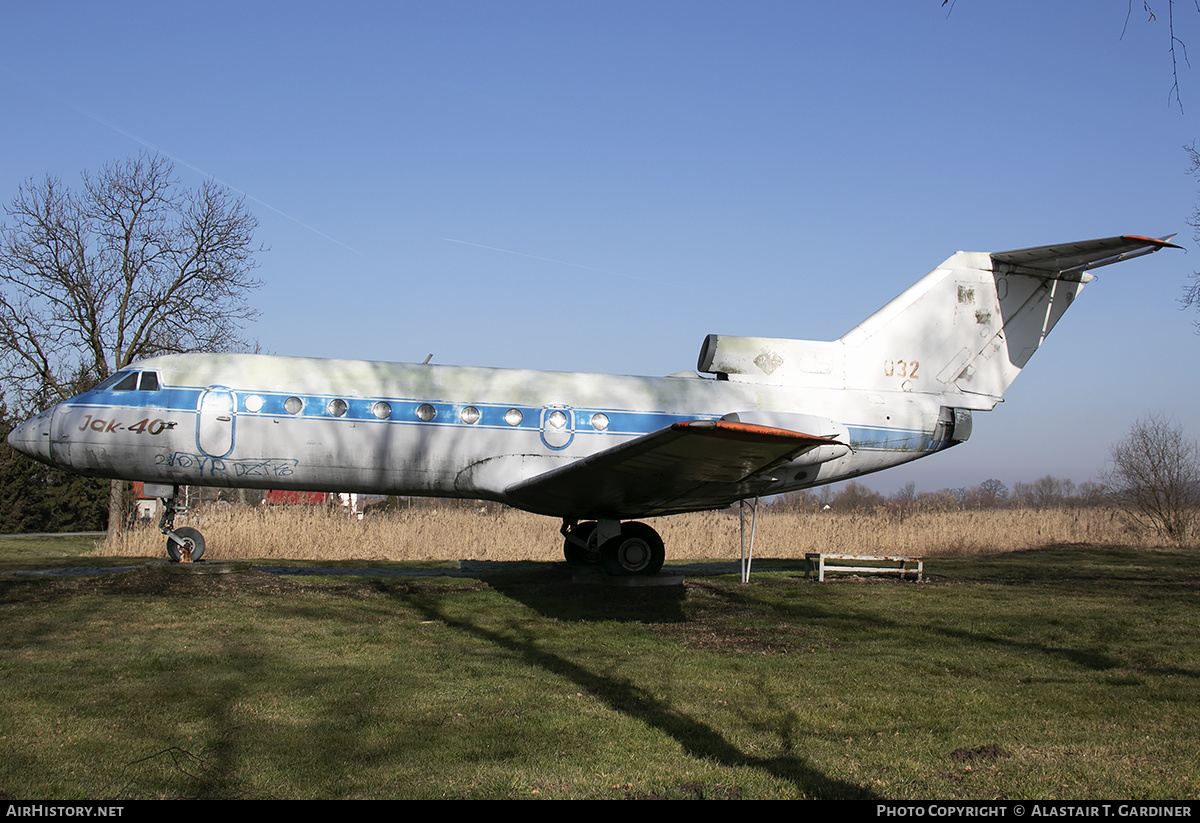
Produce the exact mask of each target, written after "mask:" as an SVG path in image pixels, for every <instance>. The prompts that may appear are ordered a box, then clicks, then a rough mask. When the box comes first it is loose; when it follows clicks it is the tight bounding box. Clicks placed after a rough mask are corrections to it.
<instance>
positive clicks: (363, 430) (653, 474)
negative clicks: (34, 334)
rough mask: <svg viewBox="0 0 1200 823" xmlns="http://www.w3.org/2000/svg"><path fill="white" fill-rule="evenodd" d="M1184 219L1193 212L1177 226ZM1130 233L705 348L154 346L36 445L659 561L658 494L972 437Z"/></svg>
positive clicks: (944, 277) (180, 546)
mask: <svg viewBox="0 0 1200 823" xmlns="http://www.w3.org/2000/svg"><path fill="white" fill-rule="evenodd" d="M1172 236H1173V235H1172ZM1172 236H1168V237H1164V238H1159V239H1154V238H1149V237H1137V236H1122V237H1110V238H1106V239H1102V240H1088V241H1084V242H1079V243H1066V244H1063V245H1058V246H1041V247H1038V248H1030V249H1020V250H1017V251H1006V252H997V253H992V254H988V253H982V252H958V253H956V254H954V255H953V256H951V257H950V258H949V259H948V260H946V262H944V263H942V264H941V265H940V266H938V267H937V268H936V269H934V271H933V272H931V273H930V274H928V275H926V276H925V277H923V278H922V279H921V280H919V281H917V283H916V284H915V285H913V286H912V287H911V288H909V289H908V290H907V291H905V292H904V293H903V294H901V295H900V296H899V297H897V298H896V299H895V300H893V301H892V302H890V303H888V304H887V305H886V306H884V307H883V308H882V309H880V310H879V311H877V312H875V314H872V315H871V316H870V317H868V318H867V319H866V320H864V321H863V322H862V323H860V324H859V325H858V326H856V327H855V328H853V329H851V330H850V331H849V332H848V333H847V334H845V335H843V336H842V337H841V338H840V339H838V340H834V341H832V342H817V341H810V340H781V339H771V338H762V337H730V336H726V335H716V334H711V335H709V336H708V337H707V338H706V339H705V340H704V344H703V346H702V347H701V349H700V361H699V365H698V367H697V368H698V370H699V372H701V373H703V374H704V375H708V376H701V375H700V374H697V373H695V372H684V373H680V374H674V375H671V376H669V377H620V376H609V375H599V374H574V373H565V372H534V371H521V370H508V369H481V368H463V367H457V366H434V365H415V364H413V365H409V364H394V363H376V362H364V361H349V360H315V359H302V358H290V357H268V356H262V355H249V354H183V355H171V356H165V357H155V358H152V359H149V360H143V361H141V362H138V363H134V364H133V365H131V366H129V367H127V368H124V369H122V370H121V371H119V372H117V373H116V374H114V375H112V376H111V377H110V378H108V379H107V380H105V381H104V382H103V383H100V384H99V385H98V386H96V387H95V388H93V389H92V390H90V391H87V392H84V393H83V394H81V395H79V396H78V397H74V398H72V399H70V400H67V401H65V402H62V403H59V404H57V405H55V406H53V407H52V408H50V409H47V410H46V411H44V412H42V413H41V414H39V415H38V416H36V417H34V418H32V419H30V420H27V421H25V422H24V423H22V424H21V425H20V426H18V427H17V428H16V429H14V430H13V432H12V433H11V434H10V435H9V438H8V442H9V443H10V444H11V445H12V446H13V447H14V448H16V449H18V450H19V451H22V452H24V453H25V454H28V455H30V456H31V457H34V458H36V459H38V460H41V461H42V462H44V463H49V464H50V465H52V466H59V467H62V468H65V469H71V470H73V471H76V472H79V473H81V474H85V475H90V476H94V477H108V478H122V479H125V480H141V481H144V482H146V483H149V484H156V485H160V486H161V488H160V489H159V490H158V492H159V494H161V495H162V496H163V498H164V503H165V505H166V513H165V515H164V517H163V522H162V524H161V528H162V530H163V532H164V534H166V535H167V553H168V554H169V555H170V556H171V557H172V558H173V559H176V560H178V559H180V558H181V557H185V558H187V557H190V558H191V559H199V557H200V555H201V554H203V552H204V541H203V538H202V537H201V535H200V533H199V532H198V531H196V530H195V529H192V528H178V529H176V528H174V517H175V513H176V511H177V510H178V508H179V507H178V505H177V502H176V495H177V494H178V492H179V487H180V486H182V485H200V486H226V487H242V488H256V489H263V488H267V489H295V490H310V491H325V490H336V491H342V492H360V493H372V492H374V493H381V494H396V495H429V496H435V497H463V498H477V499H486V500H495V501H499V502H501V503H505V504H507V505H510V506H514V507H516V508H519V509H524V510H526V511H530V512H536V513H538V514H543V515H548V516H551V517H556V518H562V521H563V529H562V531H563V535H564V537H565V538H566V541H565V544H564V551H565V554H566V556H567V559H568V560H569V561H572V562H592V561H596V560H598V561H599V562H600V563H601V564H602V565H603V567H604V570H605V571H607V572H608V573H609V574H614V575H622V574H655V573H657V572H658V570H659V569H660V568H661V567H662V564H663V560H664V557H665V551H664V548H663V542H662V539H661V538H660V537H659V536H658V534H657V532H655V531H654V529H652V528H651V527H650V526H648V525H646V524H645V523H641V522H637V521H636V520H635V518H645V517H657V516H660V515H668V514H678V513H680V512H691V511H700V510H704V509H719V508H724V507H726V506H729V505H730V504H732V503H735V502H737V501H739V500H744V499H748V498H753V497H758V496H763V495H772V494H779V493H781V492H787V491H792V490H795V489H803V488H807V487H810V486H815V485H820V484H824V483H831V482H834V481H837V480H843V479H846V478H850V477H858V476H859V475H863V474H867V473H868V472H874V471H879V470H881V469H886V468H890V467H892V466H898V465H900V464H901V463H907V462H909V461H911V460H916V459H917V458H920V457H925V456H927V455H930V454H933V453H935V452H939V451H942V450H943V449H947V448H950V447H951V446H954V445H956V444H958V443H962V442H963V441H965V440H966V439H967V438H968V437H969V436H970V434H971V413H972V412H973V411H988V410H990V409H992V408H993V407H994V406H995V405H996V403H998V402H999V401H1000V398H1001V395H1003V394H1004V392H1005V390H1006V389H1007V388H1008V387H1009V385H1010V384H1011V383H1012V382H1013V380H1014V379H1015V378H1016V376H1017V375H1018V374H1019V373H1020V372H1021V369H1022V368H1024V367H1025V364H1026V363H1027V362H1028V360H1029V358H1030V356H1032V355H1033V353H1034V351H1036V350H1037V348H1038V346H1040V345H1041V343H1042V341H1043V340H1044V339H1045V337H1046V335H1047V334H1048V333H1049V332H1050V330H1051V329H1052V328H1053V327H1054V324H1055V323H1057V322H1058V319H1059V318H1060V317H1061V316H1062V314H1063V312H1065V311H1066V310H1067V308H1068V307H1069V306H1070V305H1071V303H1072V302H1073V301H1074V299H1075V297H1076V296H1077V295H1078V294H1079V292H1080V291H1081V290H1082V289H1083V287H1084V285H1085V284H1086V283H1088V282H1089V281H1090V280H1091V279H1092V275H1090V274H1088V270H1089V269H1093V268H1097V267H1099V266H1104V265H1108V264H1110V263H1116V262H1118V261H1121V260H1126V259H1129V258H1132V257H1138V256H1141V255H1143V254H1149V253H1151V252H1154V251H1157V250H1159V249H1161V248H1164V247H1170V248H1179V247H1178V246H1175V245H1174V244H1172V243H1170V242H1168V241H1170V239H1171V237H1172Z"/></svg>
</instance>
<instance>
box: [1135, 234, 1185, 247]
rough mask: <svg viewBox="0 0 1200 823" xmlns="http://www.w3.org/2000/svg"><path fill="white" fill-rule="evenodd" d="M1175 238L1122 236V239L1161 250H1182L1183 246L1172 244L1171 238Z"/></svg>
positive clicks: (1171, 235)
mask: <svg viewBox="0 0 1200 823" xmlns="http://www.w3.org/2000/svg"><path fill="white" fill-rule="evenodd" d="M1174 236H1175V235H1173V234H1168V235H1167V236H1166V237H1143V236H1142V235H1140V234H1123V235H1121V239H1122V240H1132V241H1134V242H1135V243H1136V242H1141V243H1149V244H1150V245H1152V246H1158V247H1159V248H1160V249H1182V248H1183V246H1179V245H1176V244H1175V243H1172V242H1171V238H1172V237H1174Z"/></svg>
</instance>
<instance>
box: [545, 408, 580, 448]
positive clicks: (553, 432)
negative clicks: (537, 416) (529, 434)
mask: <svg viewBox="0 0 1200 823" xmlns="http://www.w3.org/2000/svg"><path fill="white" fill-rule="evenodd" d="M574 439H575V412H574V411H572V410H571V408H570V407H568V406H545V407H543V408H542V442H543V443H545V444H546V445H547V446H549V447H550V448H552V449H555V450H556V451H557V450H558V449H565V448H566V447H567V446H569V445H571V441H572V440H574Z"/></svg>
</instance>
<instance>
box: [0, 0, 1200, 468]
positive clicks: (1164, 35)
mask: <svg viewBox="0 0 1200 823" xmlns="http://www.w3.org/2000/svg"><path fill="white" fill-rule="evenodd" d="M1152 5H1153V6H1155V11H1156V12H1157V13H1158V20H1157V21H1154V22H1149V21H1147V19H1146V15H1145V13H1144V12H1142V11H1141V10H1140V6H1141V4H1140V3H1135V4H1134V6H1138V7H1139V8H1137V9H1135V13H1134V15H1133V17H1132V18H1131V19H1130V20H1129V24H1128V27H1127V28H1126V26H1125V24H1126V14H1127V12H1128V4H1127V3H1125V2H1119V0H1112V1H1111V2H1105V3H1096V2H1094V0H1090V1H1088V0H1063V1H1062V2H1046V1H1045V0H1041V2H1035V1H1034V0H1017V1H1016V2H1006V3H990V2H988V3H985V2H980V0H957V2H956V3H955V5H954V7H953V10H952V11H951V12H950V13H949V14H948V13H947V9H946V8H943V7H941V5H940V3H939V2H937V0H927V2H912V3H896V2H859V3H844V4H843V3H812V2H786V3H785V2H752V3H739V4H733V3H711V2H697V1H696V0H692V1H690V2H653V1H651V2H606V3H603V4H601V3H582V2H545V3H540V2H442V3H433V2H421V3H411V2H393V3H354V2H350V3H339V4H336V5H335V4H316V3H304V2H290V3H283V2H277V3H266V2H261V3H236V4H235V3H227V2H210V3H205V4H163V3H131V2H110V3H92V2H44V3H33V2H9V3H7V4H5V15H4V16H5V24H4V26H3V27H2V28H0V106H2V109H0V110H2V111H3V112H4V128H3V131H2V132H0V146H3V151H2V152H0V198H2V199H4V200H5V201H7V200H9V199H11V197H12V195H13V194H15V192H16V189H17V186H18V185H19V184H20V183H21V182H23V181H25V180H28V179H29V178H30V177H41V176H43V175H45V174H46V173H52V174H54V175H57V176H59V177H61V178H63V179H64V180H65V181H66V182H68V183H71V184H76V183H77V182H78V179H79V172H80V171H82V170H85V169H97V168H98V167H100V166H101V165H103V164H104V163H106V162H108V161H111V160H115V159H120V158H124V157H127V156H131V155H135V154H136V153H137V152H139V151H140V150H143V149H148V148H149V149H154V150H157V151H159V152H161V153H163V154H166V155H168V156H170V157H171V158H173V159H174V160H175V161H176V164H177V169H178V171H179V173H180V177H181V179H182V180H183V182H184V183H186V184H188V185H195V184H197V183H199V182H200V180H202V179H203V178H204V177H205V176H212V177H214V178H216V179H217V180H219V181H221V182H222V183H224V184H226V185H228V186H230V187H231V188H233V189H235V190H236V191H238V192H241V193H243V194H244V195H245V196H246V198H247V203H248V205H249V207H250V209H251V210H252V211H253V212H254V214H255V215H256V216H257V217H258V219H259V220H260V223H261V226H260V230H259V233H258V238H259V240H260V241H261V242H262V243H263V244H264V245H266V246H268V247H270V251H269V252H267V253H265V254H263V255H262V256H261V257H260V263H261V266H260V268H259V269H258V272H257V274H258V276H259V277H260V278H261V279H262V280H263V281H264V283H265V285H264V287H263V288H262V290H261V291H260V292H258V293H257V294H256V295H255V296H254V298H253V299H254V302H255V304H256V305H257V306H258V307H259V308H260V309H261V310H262V317H261V319H260V320H259V322H257V323H256V324H255V325H254V326H253V327H251V328H250V329H249V330H248V332H249V334H250V335H251V336H253V337H256V338H257V339H258V340H259V341H260V343H261V344H262V346H264V347H265V348H266V349H267V350H269V351H271V352H273V353H277V354H289V355H306V356H328V357H351V358H365V359H380V360H396V361H418V362H419V361H421V360H423V359H424V358H425V356H426V355H428V354H430V353H432V354H433V357H434V362H438V363H453V364H468V365H485V366H500V367H520V368H539V369H555V370H568V371H595V372H614V373H626V374H666V373H669V372H673V371H678V370H681V369H687V368H691V367H693V366H694V365H695V360H696V354H697V352H698V351H699V347H700V343H701V341H702V340H703V338H704V336H705V335H706V334H708V333H710V332H716V333H722V334H745V335H762V336H774V337H796V338H805V339H833V338H836V337H839V336H840V335H842V334H843V333H844V332H846V331H847V330H849V329H850V328H851V327H852V326H854V325H855V324H856V323H857V322H858V321H860V320H861V319H863V318H864V317H866V316H867V315H868V314H870V313H871V312H872V311H874V310H875V309H877V308H879V307H880V306H882V305H883V304H884V303H886V302H887V301H888V300H889V299H891V298H892V297H893V296H895V295H896V294H898V293H899V292H900V291H902V290H903V289H904V288H905V287H907V286H908V285H909V284H910V283H912V282H913V281H915V280H916V279H917V278H918V277H919V276H921V275H923V274H925V273H926V272H928V271H929V270H931V269H932V268H934V267H935V266H936V265H937V264H938V263H940V262H941V261H942V260H943V259H945V258H946V257H948V256H949V255H950V254H951V253H953V252H954V251H955V250H958V249H969V250H976V251H998V250H1003V249H1012V248H1021V247H1025V246H1033V245H1041V244H1046V243H1053V242H1062V241H1069V240H1081V239H1086V238H1092V237H1104V236H1109V235H1114V234H1125V233H1138V234H1154V235H1161V234H1166V233H1170V232H1179V233H1180V238H1181V239H1182V240H1183V241H1184V244H1185V246H1186V247H1187V249H1188V253H1186V254H1185V253H1184V252H1163V253H1160V254H1156V255H1153V256H1152V257H1149V258H1145V259H1143V260H1138V261H1134V262H1131V263H1126V264H1123V265H1121V266H1117V267H1113V268H1110V269H1104V270H1101V271H1100V272H1099V278H1098V280H1097V282H1096V283H1094V284H1092V285H1091V286H1089V287H1088V289H1087V291H1086V292H1085V293H1084V295H1083V298H1082V299H1081V301H1080V302H1079V303H1078V305H1077V306H1076V307H1074V308H1073V309H1072V311H1071V313H1070V314H1068V315H1067V317H1066V319H1065V320H1064V321H1063V322H1062V323H1061V324H1060V325H1059V326H1058V328H1056V330H1055V332H1054V334H1053V335H1052V336H1051V337H1050V339H1049V342H1048V343H1047V345H1046V346H1045V347H1044V348H1043V349H1042V350H1041V351H1039V352H1038V354H1037V356H1036V357H1035V358H1034V359H1033V361H1032V362H1031V364H1030V366H1029V368H1027V369H1026V371H1025V373H1024V374H1022V376H1021V378H1020V379H1019V380H1018V381H1017V383H1016V384H1015V385H1014V386H1013V388H1012V389H1011V390H1010V392H1009V394H1008V395H1007V396H1006V402H1005V403H1004V404H1003V405H1001V406H1000V407H999V408H998V409H997V410H996V411H994V412H991V413H988V414H980V415H977V417H976V421H975V433H974V435H973V436H972V439H971V441H970V442H969V443H968V444H967V445H965V446H963V447H961V448H959V449H955V450H953V451H951V452H949V453H947V454H945V455H939V456H937V457H935V458H933V459H931V460H926V461H921V462H919V463H917V464H914V465H913V466H912V467H907V468H903V469H899V470H895V471H892V472H889V473H886V474H881V475H876V476H874V477H872V478H869V479H868V482H869V485H872V486H874V487H875V488H878V489H881V490H884V491H890V490H892V489H894V488H896V487H897V486H899V485H900V484H902V483H904V482H907V481H908V480H915V481H916V482H917V484H918V487H919V488H921V489H923V490H933V489H937V488H942V487H946V486H961V485H973V484H975V483H978V482H980V481H981V480H984V479H986V478H989V477H997V478H999V479H1001V480H1004V481H1005V482H1006V483H1008V484H1010V485H1011V484H1012V483H1013V482H1015V481H1019V480H1033V479H1036V478H1038V477H1040V476H1043V475H1045V474H1054V475H1057V476H1063V477H1069V478H1071V479H1073V480H1075V481H1076V482H1079V481H1082V480H1086V479H1089V478H1092V477H1095V476H1096V475H1097V474H1098V473H1099V471H1100V470H1101V469H1102V468H1103V465H1104V461H1105V459H1106V456H1107V453H1108V449H1109V446H1110V444H1111V443H1113V442H1114V441H1116V440H1118V439H1119V438H1120V437H1121V436H1122V435H1123V433H1124V432H1125V431H1126V430H1127V428H1128V426H1129V424H1130V423H1131V422H1132V421H1133V420H1134V419H1135V418H1137V417H1139V416H1141V415H1144V414H1146V413H1149V412H1158V413H1165V414H1168V415H1173V416H1174V417H1175V418H1176V419H1178V420H1179V421H1180V422H1182V423H1183V424H1184V426H1185V428H1187V429H1188V431H1189V433H1190V434H1191V435H1192V436H1195V435H1197V434H1200V425H1197V424H1198V423H1200V421H1198V420H1197V415H1196V412H1195V409H1196V408H1197V407H1198V406H1200V402H1198V401H1200V389H1198V388H1197V380H1196V375H1197V366H1196V363H1197V356H1198V355H1200V337H1198V336H1197V335H1196V334H1195V329H1194V327H1193V321H1194V320H1196V319H1198V318H1200V315H1197V314H1196V313H1194V312H1193V313H1191V314H1188V313H1186V312H1183V311H1181V309H1180V306H1179V303H1178V297H1179V296H1180V294H1181V292H1182V289H1183V287H1184V285H1185V284H1186V282H1187V278H1188V275H1189V273H1190V272H1191V271H1193V270H1195V269H1198V268H1200V249H1198V248H1197V246H1196V244H1195V243H1194V242H1193V241H1192V239H1191V233H1192V232H1191V229H1189V227H1188V226H1187V224H1186V221H1187V219H1188V218H1189V217H1190V216H1191V214H1192V212H1193V210H1194V209H1195V207H1196V204H1197V183H1196V181H1195V180H1194V179H1192V178H1191V177H1189V176H1188V174H1187V168H1188V163H1187V158H1186V156H1185V153H1184V151H1183V148H1182V147H1183V146H1184V145H1185V144H1190V143H1192V142H1193V141H1194V140H1196V139H1197V137H1200V122H1198V121H1197V114H1200V67H1197V69H1195V70H1193V69H1189V68H1188V67H1187V66H1186V65H1185V64H1184V63H1183V62H1182V61H1181V62H1180V90H1179V93H1180V97H1181V100H1182V111H1181V109H1180V106H1179V105H1177V104H1175V102H1174V100H1173V99H1172V98H1171V96H1170V94H1171V86H1172V82H1173V80H1172V73H1171V61H1170V55H1169V53H1168V47H1169V44H1170V41H1169V35H1168V30H1167V25H1166V11H1167V9H1166V0H1156V2H1154V3H1152ZM1176 17H1177V19H1176V33H1177V35H1178V36H1179V37H1180V38H1181V39H1182V40H1184V41H1185V43H1186V44H1187V45H1188V46H1191V47H1192V48H1193V49H1194V50H1196V53H1197V54H1200V14H1197V13H1196V11H1195V9H1194V8H1192V7H1191V6H1190V5H1188V4H1181V5H1180V6H1179V8H1177V10H1176ZM1123 30H1124V33H1123V34H1122V32H1123Z"/></svg>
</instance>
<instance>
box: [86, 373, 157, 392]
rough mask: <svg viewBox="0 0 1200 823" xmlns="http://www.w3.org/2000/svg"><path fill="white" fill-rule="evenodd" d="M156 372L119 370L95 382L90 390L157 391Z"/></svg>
mask: <svg viewBox="0 0 1200 823" xmlns="http://www.w3.org/2000/svg"><path fill="white" fill-rule="evenodd" d="M158 389H159V383H158V372H156V371H119V372H117V373H116V374H114V375H113V376H111V377H109V378H107V379H106V380H103V381H101V382H99V383H97V384H96V386H95V387H94V388H93V389H92V391H105V390H111V391H158Z"/></svg>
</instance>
